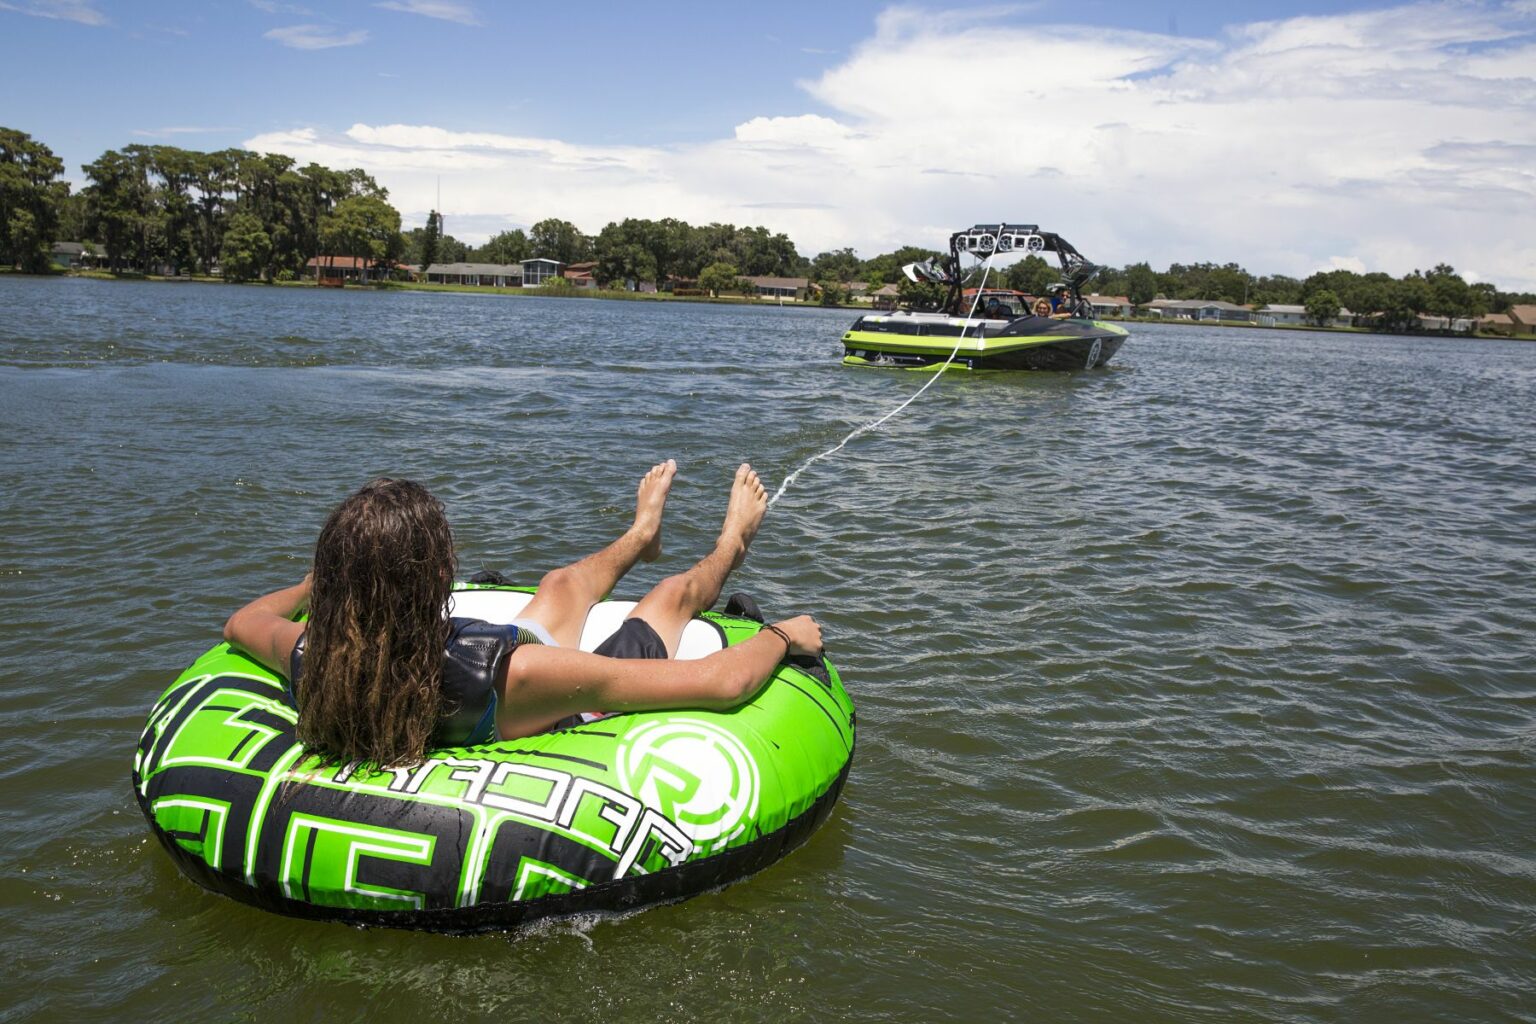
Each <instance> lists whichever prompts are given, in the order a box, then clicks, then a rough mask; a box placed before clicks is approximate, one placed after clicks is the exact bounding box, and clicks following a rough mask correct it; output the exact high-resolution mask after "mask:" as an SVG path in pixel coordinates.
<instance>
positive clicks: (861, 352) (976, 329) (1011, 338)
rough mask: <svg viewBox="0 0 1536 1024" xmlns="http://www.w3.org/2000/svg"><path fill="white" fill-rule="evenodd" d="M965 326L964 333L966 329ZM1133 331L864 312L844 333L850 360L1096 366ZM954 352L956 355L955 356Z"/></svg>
mask: <svg viewBox="0 0 1536 1024" xmlns="http://www.w3.org/2000/svg"><path fill="white" fill-rule="evenodd" d="M962 332H963V335H962ZM1126 337H1127V334H1126V331H1125V329H1124V328H1123V327H1120V326H1118V325H1116V324H1108V323H1102V322H1100V321H1097V320H1052V319H1049V318H1047V317H1021V318H1019V319H1017V320H1013V321H1000V320H999V321H983V322H980V323H978V322H976V321H971V322H969V323H967V322H966V321H964V320H961V319H958V318H950V317H928V318H923V319H919V318H917V317H903V316H886V317H873V316H871V317H861V318H860V319H859V321H858V322H857V323H855V324H854V325H853V327H852V328H851V329H850V330H849V331H848V332H847V333H846V334H844V335H843V364H844V365H845V366H874V367H882V368H892V369H908V370H937V369H940V368H943V367H944V366H945V364H946V363H948V368H950V369H962V370H1091V369H1095V368H1097V367H1100V366H1103V365H1104V364H1106V363H1108V362H1109V360H1110V359H1111V358H1113V357H1114V355H1115V353H1116V352H1118V351H1119V350H1120V346H1121V345H1123V344H1124V343H1125V339H1126ZM951 354H953V355H954V359H953V361H950V356H951Z"/></svg>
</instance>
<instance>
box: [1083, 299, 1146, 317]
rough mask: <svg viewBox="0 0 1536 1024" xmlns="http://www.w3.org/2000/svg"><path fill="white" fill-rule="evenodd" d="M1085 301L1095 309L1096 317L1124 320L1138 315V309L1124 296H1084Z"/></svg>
mask: <svg viewBox="0 0 1536 1024" xmlns="http://www.w3.org/2000/svg"><path fill="white" fill-rule="evenodd" d="M1083 301H1084V302H1086V303H1088V305H1090V306H1092V307H1093V315H1094V316H1117V317H1121V318H1122V319H1124V318H1129V317H1132V316H1134V315H1135V314H1136V307H1135V306H1133V305H1132V304H1131V300H1130V299H1128V298H1126V297H1125V296H1124V295H1099V294H1098V293H1094V294H1092V295H1084V296H1083Z"/></svg>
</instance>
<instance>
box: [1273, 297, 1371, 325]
mask: <svg viewBox="0 0 1536 1024" xmlns="http://www.w3.org/2000/svg"><path fill="white" fill-rule="evenodd" d="M1254 321H1255V322H1256V323H1257V324H1258V325H1259V326H1260V327H1293V326H1296V327H1299V326H1303V325H1306V324H1310V323H1311V321H1310V320H1309V319H1307V307H1306V306H1292V305H1286V304H1284V303H1270V304H1269V305H1267V306H1265V307H1264V308H1262V309H1260V310H1259V311H1258V312H1257V313H1255V314H1254ZM1323 326H1324V327H1353V326H1355V314H1354V313H1352V312H1350V311H1349V310H1348V309H1345V308H1344V307H1342V306H1340V307H1339V312H1338V315H1337V316H1335V317H1334V318H1333V319H1331V320H1329V321H1328V322H1327V323H1326V324H1324V325H1323Z"/></svg>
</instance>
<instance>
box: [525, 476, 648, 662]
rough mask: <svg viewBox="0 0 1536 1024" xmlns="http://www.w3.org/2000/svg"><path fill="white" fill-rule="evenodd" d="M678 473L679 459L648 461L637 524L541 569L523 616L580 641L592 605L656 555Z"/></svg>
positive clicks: (570, 643)
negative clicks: (573, 559)
mask: <svg viewBox="0 0 1536 1024" xmlns="http://www.w3.org/2000/svg"><path fill="white" fill-rule="evenodd" d="M676 473H677V463H676V462H674V461H672V460H671V459H668V460H667V461H666V462H660V463H657V464H656V465H655V466H652V467H651V471H650V472H649V473H646V474H645V476H644V477H642V478H641V480H640V487H639V490H638V492H637V494H636V495H635V525H633V526H631V527H630V528H629V529H628V530H627V531H625V533H624V535H623V536H622V537H620V538H619V539H618V540H616V541H614V542H613V543H612V544H609V545H608V546H607V547H606V548H603V550H601V551H599V552H597V553H596V554H592V555H588V556H587V557H586V558H583V559H582V560H581V561H579V562H577V563H575V564H574V565H567V566H565V567H563V568H560V569H555V570H552V571H551V572H548V573H545V574H544V578H543V579H542V580H540V581H539V592H538V593H537V594H535V595H533V600H531V601H529V602H528V606H527V607H526V608H524V609H523V614H522V616H521V617H522V618H525V619H532V620H533V621H534V622H537V623H538V624H539V625H541V626H543V627H544V628H545V629H547V630H549V634H550V636H552V637H553V638H554V640H555V643H557V644H559V645H560V646H561V647H575V646H576V645H577V644H579V643H580V642H581V627H582V625H583V624H584V623H585V622H586V620H587V612H588V611H589V610H590V609H591V608H592V606H593V605H594V604H596V603H597V602H598V601H601V600H602V599H603V598H604V597H607V596H608V594H609V592H610V591H612V590H613V587H614V584H616V583H618V582H619V580H620V579H622V578H623V576H624V574H625V573H627V572H629V570H630V569H631V568H633V567H634V564H635V563H636V562H637V561H644V562H653V561H655V560H656V558H657V557H658V556H660V554H661V516H662V512H663V511H664V510H665V508H666V504H667V492H668V491H670V490H671V488H672V477H673V476H674V475H675V474H676Z"/></svg>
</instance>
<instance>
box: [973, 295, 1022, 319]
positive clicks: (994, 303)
mask: <svg viewBox="0 0 1536 1024" xmlns="http://www.w3.org/2000/svg"><path fill="white" fill-rule="evenodd" d="M1024 312H1025V310H1024V303H1023V300H1021V299H1020V298H1019V297H1018V296H1017V295H1014V294H1012V293H1007V294H999V295H990V294H985V293H983V295H982V297H981V302H979V303H977V305H976V313H975V315H976V316H978V317H985V318H986V319H988V320H1011V319H1012V318H1014V317H1016V316H1023V315H1024Z"/></svg>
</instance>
